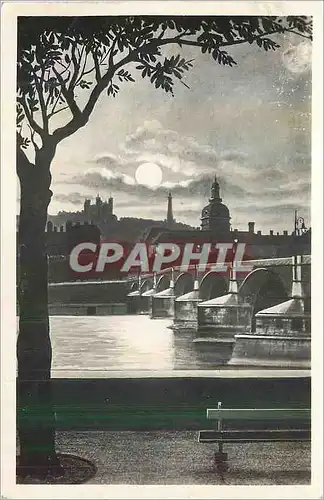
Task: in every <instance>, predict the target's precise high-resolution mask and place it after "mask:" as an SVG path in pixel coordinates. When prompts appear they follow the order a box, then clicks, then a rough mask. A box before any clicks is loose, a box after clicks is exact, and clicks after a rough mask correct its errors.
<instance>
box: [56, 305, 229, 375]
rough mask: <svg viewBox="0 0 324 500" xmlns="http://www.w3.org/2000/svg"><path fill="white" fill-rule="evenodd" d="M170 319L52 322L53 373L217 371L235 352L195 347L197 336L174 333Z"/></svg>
mask: <svg viewBox="0 0 324 500" xmlns="http://www.w3.org/2000/svg"><path fill="white" fill-rule="evenodd" d="M171 323H172V321H171V320H169V319H158V320H151V319H150V318H149V317H148V316H145V315H136V316H135V315H134V316H133V315H129V316H90V317H89V316H86V317H83V316H52V317H51V318H50V324H51V340H52V346H53V370H55V371H59V372H64V371H65V370H68V371H73V370H77V371H85V372H87V371H91V370H92V371H100V370H114V371H117V370H122V371H131V370H154V371H165V370H167V371H169V370H199V369H202V370H212V369H217V368H219V367H220V366H221V365H224V364H226V362H227V360H228V359H229V357H230V353H231V347H230V346H226V345H219V344H218V345H215V344H207V345H206V344H204V345H201V344H193V343H192V339H193V333H192V332H173V331H172V330H171V329H170V328H168V326H170V325H171Z"/></svg>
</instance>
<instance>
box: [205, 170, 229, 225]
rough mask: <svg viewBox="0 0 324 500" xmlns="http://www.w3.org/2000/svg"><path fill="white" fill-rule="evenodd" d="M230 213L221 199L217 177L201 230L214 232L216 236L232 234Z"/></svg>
mask: <svg viewBox="0 0 324 500" xmlns="http://www.w3.org/2000/svg"><path fill="white" fill-rule="evenodd" d="M230 220H231V217H230V213H229V210H228V208H227V206H226V205H224V204H223V203H222V198H221V197H220V187H219V183H218V180H217V177H216V176H215V179H214V182H213V184H212V187H211V193H210V198H209V204H208V205H207V206H206V207H204V208H203V210H202V213H201V229H202V230H203V231H212V232H213V233H214V234H215V235H218V234H226V233H229V232H230Z"/></svg>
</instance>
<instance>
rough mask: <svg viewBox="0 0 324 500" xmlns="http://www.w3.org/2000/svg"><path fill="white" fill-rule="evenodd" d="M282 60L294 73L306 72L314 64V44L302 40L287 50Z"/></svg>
mask: <svg viewBox="0 0 324 500" xmlns="http://www.w3.org/2000/svg"><path fill="white" fill-rule="evenodd" d="M282 60H283V63H284V65H285V66H286V68H287V69H288V70H289V71H291V72H292V73H305V72H306V71H309V70H310V69H311V66H312V45H311V43H310V42H301V43H300V44H299V45H295V46H293V47H290V48H289V49H287V50H285V52H284V53H283V54H282Z"/></svg>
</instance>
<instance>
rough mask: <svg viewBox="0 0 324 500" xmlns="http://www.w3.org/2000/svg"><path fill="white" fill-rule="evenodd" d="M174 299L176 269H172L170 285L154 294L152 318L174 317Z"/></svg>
mask: <svg viewBox="0 0 324 500" xmlns="http://www.w3.org/2000/svg"><path fill="white" fill-rule="evenodd" d="M174 301H175V294H174V271H173V269H172V270H171V280H170V284H169V287H168V288H166V289H165V290H162V291H161V292H157V293H156V294H155V295H154V296H152V308H151V318H152V319H156V318H173V316H174Z"/></svg>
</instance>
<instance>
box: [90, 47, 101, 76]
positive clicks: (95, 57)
mask: <svg viewBox="0 0 324 500" xmlns="http://www.w3.org/2000/svg"><path fill="white" fill-rule="evenodd" d="M92 57H93V60H94V65H95V72H96V81H97V83H99V82H100V80H101V73H100V67H99V60H98V57H97V54H96V53H95V52H93V53H92Z"/></svg>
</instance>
